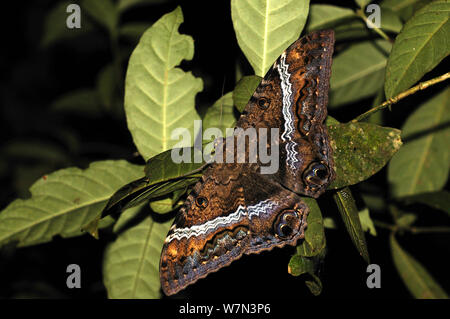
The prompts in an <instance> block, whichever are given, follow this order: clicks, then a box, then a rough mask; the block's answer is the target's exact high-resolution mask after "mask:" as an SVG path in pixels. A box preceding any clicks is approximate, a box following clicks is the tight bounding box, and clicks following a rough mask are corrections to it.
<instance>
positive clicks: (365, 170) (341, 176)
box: [328, 123, 402, 189]
mask: <svg viewBox="0 0 450 319" xmlns="http://www.w3.org/2000/svg"><path fill="white" fill-rule="evenodd" d="M328 132H329V134H330V137H331V147H332V148H333V156H334V161H335V164H336V167H335V170H336V179H335V180H334V181H333V183H331V185H330V186H329V187H328V188H329V189H336V188H342V187H344V186H349V185H353V184H356V183H359V182H362V181H363V180H365V179H367V178H369V177H370V176H372V175H374V174H375V173H376V172H378V171H379V170H380V169H381V168H383V166H384V165H386V163H387V162H388V161H389V159H390V158H391V157H392V156H393V155H394V154H395V152H397V150H398V149H399V148H400V146H401V144H402V142H401V139H400V131H399V130H397V129H393V128H389V127H382V126H378V125H375V124H370V123H346V124H338V125H331V126H329V127H328Z"/></svg>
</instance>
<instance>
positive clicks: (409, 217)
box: [395, 213, 417, 229]
mask: <svg viewBox="0 0 450 319" xmlns="http://www.w3.org/2000/svg"><path fill="white" fill-rule="evenodd" d="M416 220H417V216H416V215H415V214H409V213H403V214H402V215H401V216H400V217H399V218H396V220H395V224H396V225H397V226H398V227H399V228H402V229H406V228H409V227H411V226H412V224H414V223H415V221H416Z"/></svg>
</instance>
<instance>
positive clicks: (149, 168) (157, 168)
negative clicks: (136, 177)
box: [145, 147, 205, 184]
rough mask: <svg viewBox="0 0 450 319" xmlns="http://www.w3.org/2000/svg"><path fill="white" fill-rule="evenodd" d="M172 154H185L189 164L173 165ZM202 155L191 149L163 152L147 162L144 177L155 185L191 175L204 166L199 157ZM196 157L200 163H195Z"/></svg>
mask: <svg viewBox="0 0 450 319" xmlns="http://www.w3.org/2000/svg"><path fill="white" fill-rule="evenodd" d="M172 152H176V153H178V152H182V153H183V154H184V152H187V153H188V154H189V158H190V163H185V162H181V163H179V164H178V163H175V162H174V161H173V160H172ZM202 154H203V153H202V151H200V150H198V149H196V148H193V147H186V148H184V149H172V150H168V151H165V152H163V153H161V154H158V155H156V156H154V157H152V158H151V159H149V160H148V161H147V164H146V165H145V176H147V178H148V179H149V181H150V182H151V184H155V183H159V182H164V181H168V180H171V179H176V178H179V177H184V176H187V175H190V174H193V173H194V172H197V171H198V170H199V169H200V168H201V167H202V166H203V165H204V164H205V162H203V157H201V156H202ZM196 157H198V158H200V159H202V162H200V163H196V161H195V158H196Z"/></svg>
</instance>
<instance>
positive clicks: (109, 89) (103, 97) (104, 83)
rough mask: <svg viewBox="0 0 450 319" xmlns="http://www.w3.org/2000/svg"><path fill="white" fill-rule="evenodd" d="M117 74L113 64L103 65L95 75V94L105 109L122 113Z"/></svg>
mask: <svg viewBox="0 0 450 319" xmlns="http://www.w3.org/2000/svg"><path fill="white" fill-rule="evenodd" d="M118 81H119V80H118V75H117V74H116V69H115V66H114V64H112V63H111V64H108V65H107V66H105V67H104V68H103V69H102V70H101V71H100V72H99V74H98V76H97V84H96V90H97V95H98V97H99V99H100V101H101V103H102V105H103V107H104V109H105V110H108V111H109V112H117V113H119V112H120V113H119V114H122V115H123V105H122V101H121V98H120V97H119V96H118V92H117V91H118V86H119V85H118Z"/></svg>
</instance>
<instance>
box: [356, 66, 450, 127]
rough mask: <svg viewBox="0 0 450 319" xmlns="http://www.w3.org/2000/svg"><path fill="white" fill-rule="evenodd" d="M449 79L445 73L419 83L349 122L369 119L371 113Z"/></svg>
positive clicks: (448, 74) (449, 73) (449, 75)
mask: <svg viewBox="0 0 450 319" xmlns="http://www.w3.org/2000/svg"><path fill="white" fill-rule="evenodd" d="M449 78H450V72H447V73H445V74H442V75H440V76H438V77H436V78H433V79H431V80H428V81H425V82H421V83H419V84H417V85H416V86H413V87H412V88H410V89H408V90H406V91H403V92H402V93H400V94H398V95H397V96H394V97H392V98H390V99H388V100H387V101H384V102H383V103H381V104H380V105H378V106H375V107H374V108H371V109H370V110H368V111H367V112H365V113H363V114H361V115H359V116H357V117H356V118H354V119H353V120H351V122H353V123H355V122H359V121H361V120H364V119H365V118H367V117H369V116H370V115H372V114H373V113H376V112H378V111H379V110H382V109H384V108H386V107H388V106H390V105H392V104H395V103H397V102H399V101H400V100H402V99H404V98H405V97H407V96H410V95H412V94H414V93H416V92H417V91H421V90H425V89H426V88H428V87H430V86H432V85H435V84H437V83H440V82H443V81H445V80H447V79H449Z"/></svg>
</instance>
